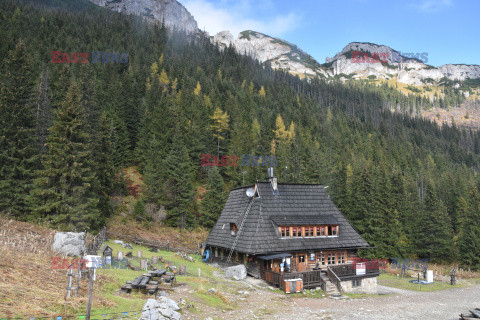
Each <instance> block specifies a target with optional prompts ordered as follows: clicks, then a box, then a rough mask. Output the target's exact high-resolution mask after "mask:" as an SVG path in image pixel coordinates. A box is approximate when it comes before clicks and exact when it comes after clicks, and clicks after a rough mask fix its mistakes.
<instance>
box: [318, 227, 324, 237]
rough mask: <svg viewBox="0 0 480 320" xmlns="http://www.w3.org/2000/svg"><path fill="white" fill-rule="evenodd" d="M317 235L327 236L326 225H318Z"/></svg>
mask: <svg viewBox="0 0 480 320" xmlns="http://www.w3.org/2000/svg"><path fill="white" fill-rule="evenodd" d="M317 237H325V227H317Z"/></svg>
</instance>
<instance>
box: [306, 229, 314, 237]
mask: <svg viewBox="0 0 480 320" xmlns="http://www.w3.org/2000/svg"><path fill="white" fill-rule="evenodd" d="M313 236H314V235H313V227H305V237H313Z"/></svg>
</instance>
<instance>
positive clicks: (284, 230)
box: [280, 227, 290, 238]
mask: <svg viewBox="0 0 480 320" xmlns="http://www.w3.org/2000/svg"><path fill="white" fill-rule="evenodd" d="M280 230H281V231H280V232H281V234H282V238H285V237H290V227H281V228H280Z"/></svg>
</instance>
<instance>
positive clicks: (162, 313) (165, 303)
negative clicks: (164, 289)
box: [140, 297, 182, 320]
mask: <svg viewBox="0 0 480 320" xmlns="http://www.w3.org/2000/svg"><path fill="white" fill-rule="evenodd" d="M143 310H144V311H143V312H142V317H141V318H140V320H165V319H172V320H180V319H181V317H182V315H181V314H180V313H178V312H177V311H178V310H180V308H179V307H178V305H177V303H176V302H175V301H173V300H172V299H168V298H166V297H160V298H159V299H158V300H155V299H148V300H147V302H145V304H144V305H143Z"/></svg>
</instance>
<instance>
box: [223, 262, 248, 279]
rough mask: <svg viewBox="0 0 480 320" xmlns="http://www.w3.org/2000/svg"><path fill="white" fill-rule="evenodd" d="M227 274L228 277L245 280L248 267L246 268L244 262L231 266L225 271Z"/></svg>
mask: <svg viewBox="0 0 480 320" xmlns="http://www.w3.org/2000/svg"><path fill="white" fill-rule="evenodd" d="M225 276H226V277H227V278H233V279H235V280H243V279H245V278H246V277H247V268H245V266H244V265H243V264H239V265H238V266H233V267H229V268H227V270H226V271H225Z"/></svg>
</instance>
